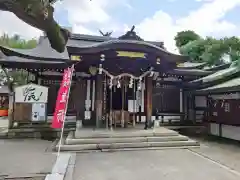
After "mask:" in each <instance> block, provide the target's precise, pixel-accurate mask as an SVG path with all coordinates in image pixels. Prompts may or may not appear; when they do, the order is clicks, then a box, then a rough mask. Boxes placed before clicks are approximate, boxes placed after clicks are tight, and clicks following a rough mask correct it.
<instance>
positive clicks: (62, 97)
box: [52, 65, 74, 129]
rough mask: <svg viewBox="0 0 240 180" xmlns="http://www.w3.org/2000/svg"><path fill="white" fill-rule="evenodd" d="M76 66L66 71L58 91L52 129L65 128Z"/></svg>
mask: <svg viewBox="0 0 240 180" xmlns="http://www.w3.org/2000/svg"><path fill="white" fill-rule="evenodd" d="M73 70H74V65H73V66H72V67H70V68H67V69H65V70H64V73H63V79H62V83H61V85H60V88H59V90H58V96H57V101H56V107H55V112H54V116H53V120H52V128H56V129H59V128H63V123H64V121H65V116H66V111H67V106H68V98H69V93H70V87H71V82H72V75H73Z"/></svg>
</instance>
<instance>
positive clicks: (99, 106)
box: [95, 74, 103, 128]
mask: <svg viewBox="0 0 240 180" xmlns="http://www.w3.org/2000/svg"><path fill="white" fill-rule="evenodd" d="M96 76H97V78H96V88H95V90H96V101H95V109H96V128H100V127H101V125H102V110H103V83H102V80H103V76H102V74H97V75H96Z"/></svg>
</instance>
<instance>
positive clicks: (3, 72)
mask: <svg viewBox="0 0 240 180" xmlns="http://www.w3.org/2000/svg"><path fill="white" fill-rule="evenodd" d="M0 45H2V46H6V47H10V48H17V49H31V48H35V47H36V46H37V41H36V40H35V39H31V40H24V39H21V38H20V36H18V35H14V36H12V37H10V36H8V35H7V34H4V35H3V36H1V37H0ZM31 76H32V75H31V74H29V73H28V72H27V71H25V70H12V69H6V68H1V69H0V85H9V84H17V85H23V84H26V83H27V81H28V78H29V77H31Z"/></svg>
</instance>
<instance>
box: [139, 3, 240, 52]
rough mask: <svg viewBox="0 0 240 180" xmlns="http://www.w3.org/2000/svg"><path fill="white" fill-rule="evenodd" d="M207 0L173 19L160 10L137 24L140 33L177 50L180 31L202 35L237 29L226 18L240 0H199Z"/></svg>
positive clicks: (226, 32) (148, 38) (173, 50)
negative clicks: (185, 14) (177, 35)
mask: <svg viewBox="0 0 240 180" xmlns="http://www.w3.org/2000/svg"><path fill="white" fill-rule="evenodd" d="M198 1H205V2H204V4H203V5H202V6H201V7H200V8H199V9H197V10H195V11H192V12H190V13H189V15H188V16H186V17H180V18H178V19H173V18H172V17H171V16H170V15H169V14H167V13H165V12H163V11H161V10H160V11H158V12H156V13H155V14H154V15H153V16H152V17H149V18H146V19H144V20H143V21H142V22H140V23H139V24H138V26H137V30H138V32H139V34H140V35H141V36H142V37H143V38H145V39H147V40H155V41H156V40H162V41H164V43H165V45H166V47H167V49H168V50H169V51H172V52H176V47H175V42H174V36H175V35H176V33H177V32H178V31H182V30H189V29H190V30H194V31H196V32H197V33H199V34H200V35H202V36H207V35H214V34H215V35H217V34H222V35H223V36H224V35H226V34H227V35H229V34H231V33H234V32H235V31H236V30H237V27H236V25H234V24H232V23H230V22H228V21H226V20H224V19H223V18H224V16H225V15H226V13H228V12H229V11H230V10H232V9H233V8H235V7H236V6H239V5H240V0H198Z"/></svg>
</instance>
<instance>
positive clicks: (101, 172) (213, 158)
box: [67, 141, 240, 180]
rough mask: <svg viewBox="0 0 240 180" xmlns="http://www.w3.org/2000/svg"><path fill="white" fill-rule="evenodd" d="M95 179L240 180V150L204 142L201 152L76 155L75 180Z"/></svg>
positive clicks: (175, 150)
mask: <svg viewBox="0 0 240 180" xmlns="http://www.w3.org/2000/svg"><path fill="white" fill-rule="evenodd" d="M92 179H98V180H120V179H121V180H122V179H125V180H128V179H129V180H135V179H136V180H147V179H162V180H174V179H178V180H188V179H189V180H190V179H194V180H201V179H204V180H214V179H215V180H239V179H240V147H238V146H236V145H229V144H221V143H214V142H207V141H202V146H201V147H200V148H199V149H198V148H193V149H169V150H158V151H125V152H113V153H87V154H77V157H76V162H75V170H74V172H73V180H92ZM67 180H69V179H67Z"/></svg>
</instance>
